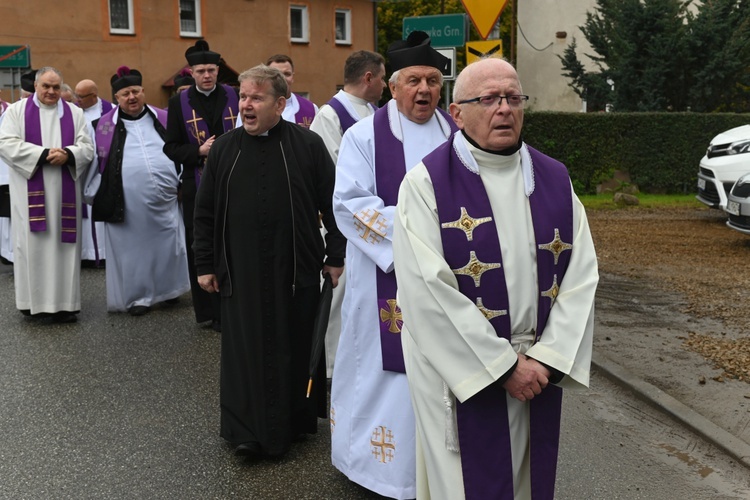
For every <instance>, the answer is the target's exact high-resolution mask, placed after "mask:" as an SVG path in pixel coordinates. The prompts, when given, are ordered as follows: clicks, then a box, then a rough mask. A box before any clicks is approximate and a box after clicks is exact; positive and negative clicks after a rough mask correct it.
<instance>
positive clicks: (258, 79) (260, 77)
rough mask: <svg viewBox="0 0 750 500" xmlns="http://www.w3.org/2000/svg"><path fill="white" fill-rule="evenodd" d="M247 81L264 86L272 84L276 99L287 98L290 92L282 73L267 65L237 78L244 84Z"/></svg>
mask: <svg viewBox="0 0 750 500" xmlns="http://www.w3.org/2000/svg"><path fill="white" fill-rule="evenodd" d="M245 80H250V81H251V82H253V83H255V84H256V85H263V84H264V83H266V82H271V90H272V91H273V96H274V98H279V97H286V95H287V93H288V92H289V87H288V86H287V84H286V78H284V75H283V74H282V73H281V71H279V70H278V69H276V68H271V67H270V66H266V65H265V64H259V65H257V66H254V67H252V68H250V69H246V70H245V71H243V72H242V73H240V76H238V77H237V81H239V82H240V84H242V82H244V81H245Z"/></svg>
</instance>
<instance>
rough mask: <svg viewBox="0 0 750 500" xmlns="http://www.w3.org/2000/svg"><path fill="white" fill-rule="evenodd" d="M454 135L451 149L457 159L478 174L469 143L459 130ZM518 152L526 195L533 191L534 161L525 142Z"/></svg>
mask: <svg viewBox="0 0 750 500" xmlns="http://www.w3.org/2000/svg"><path fill="white" fill-rule="evenodd" d="M454 137H455V139H454V140H453V149H454V150H455V151H456V155H457V156H458V159H459V160H461V163H463V164H464V166H465V167H466V168H467V169H469V171H470V172H472V173H474V174H477V175H479V165H478V164H477V161H476V159H475V158H474V155H472V154H471V151H470V150H469V144H468V142H467V141H466V138H465V137H464V135H463V133H461V131H460V130H459V131H458V132H456V135H455V136H454ZM518 152H519V153H520V155H521V172H522V173H523V184H524V191H525V193H526V196H527V197H528V196H531V194H532V193H533V192H534V162H533V161H532V160H531V155H530V154H529V148H528V146H526V143H525V142H524V143H523V144H521V149H520V150H519V151H518Z"/></svg>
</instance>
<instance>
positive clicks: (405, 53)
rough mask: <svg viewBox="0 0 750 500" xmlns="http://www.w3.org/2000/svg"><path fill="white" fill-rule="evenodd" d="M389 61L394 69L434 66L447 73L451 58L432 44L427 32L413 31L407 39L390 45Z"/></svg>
mask: <svg viewBox="0 0 750 500" xmlns="http://www.w3.org/2000/svg"><path fill="white" fill-rule="evenodd" d="M388 61H390V63H391V69H392V70H393V71H398V70H400V69H403V68H406V67H409V66H432V67H433V68H437V69H439V70H440V72H441V73H445V72H446V70H447V68H448V64H449V63H450V61H451V60H450V59H448V58H447V57H445V56H444V55H443V54H441V53H440V52H438V51H437V50H435V49H433V48H432V47H431V46H430V36H429V35H428V34H427V33H425V32H424V31H412V32H411V33H409V36H408V37H407V38H406V40H398V41H396V42H393V43H392V44H391V45H390V47H388Z"/></svg>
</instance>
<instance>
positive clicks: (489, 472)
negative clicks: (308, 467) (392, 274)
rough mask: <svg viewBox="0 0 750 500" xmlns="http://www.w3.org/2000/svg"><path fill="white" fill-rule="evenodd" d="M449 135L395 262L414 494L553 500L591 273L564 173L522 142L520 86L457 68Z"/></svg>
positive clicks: (425, 178) (505, 75)
mask: <svg viewBox="0 0 750 500" xmlns="http://www.w3.org/2000/svg"><path fill="white" fill-rule="evenodd" d="M453 97H454V101H455V102H454V103H453V104H451V106H450V111H451V116H452V117H453V119H454V120H455V121H456V124H457V125H458V127H459V128H460V129H461V131H460V132H459V133H457V134H455V135H454V137H453V139H452V140H451V141H449V142H448V143H446V144H444V145H443V146H440V147H438V148H437V149H436V150H435V151H434V152H432V153H431V154H429V155H427V156H426V157H425V158H424V159H423V160H422V163H421V164H420V165H418V166H417V167H415V168H414V169H413V170H412V171H410V172H409V173H408V174H407V175H406V177H405V179H404V182H403V184H402V185H401V190H400V194H399V200H398V206H397V213H396V222H395V229H394V237H393V253H394V262H395V268H396V275H397V277H398V283H399V297H398V298H399V304H400V306H401V311H402V314H403V320H404V327H403V330H402V340H403V348H404V357H405V361H406V372H407V373H408V374H409V377H408V380H409V387H410V390H411V397H412V403H413V406H414V412H415V415H416V421H417V424H416V427H417V449H418V456H421V457H422V458H423V460H422V461H421V462H420V463H419V468H418V470H417V485H418V486H417V497H418V498H429V497H432V498H445V499H456V498H532V497H533V498H553V497H554V485H555V473H556V466H557V450H558V445H559V434H560V410H561V403H562V388H563V387H571V388H575V387H578V388H583V387H586V386H588V382H589V367H590V362H591V347H592V335H593V318H594V294H595V291H596V285H597V283H598V271H597V261H596V254H595V252H594V245H593V242H592V239H591V234H590V232H589V227H588V223H587V219H586V214H585V212H584V209H583V206H582V205H581V203H580V201H579V200H578V198H577V197H576V195H575V193H574V192H573V189H572V185H571V183H570V179H569V177H568V173H567V170H566V168H565V166H564V165H563V164H562V163H560V162H558V161H556V160H554V159H552V158H550V157H548V156H545V155H543V154H542V153H540V152H538V151H536V150H535V149H533V148H531V147H529V146H528V145H527V144H525V143H524V142H523V140H522V139H521V130H522V127H523V117H524V105H525V103H526V101H527V99H528V97H527V96H525V95H523V91H522V89H521V83H520V82H519V80H518V74H517V73H516V71H515V69H514V68H513V66H511V65H510V64H509V63H507V62H505V61H503V60H501V59H484V60H481V61H479V62H476V63H473V64H471V65H469V66H467V67H466V68H465V69H464V71H463V72H462V73H461V74H460V75H459V77H458V79H457V80H456V85H455V88H454V93H453Z"/></svg>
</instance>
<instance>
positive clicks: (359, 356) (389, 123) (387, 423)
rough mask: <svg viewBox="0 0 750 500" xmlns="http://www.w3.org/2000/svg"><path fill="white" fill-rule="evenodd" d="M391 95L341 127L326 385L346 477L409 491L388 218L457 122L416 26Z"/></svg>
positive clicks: (395, 494)
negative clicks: (407, 178)
mask: <svg viewBox="0 0 750 500" xmlns="http://www.w3.org/2000/svg"><path fill="white" fill-rule="evenodd" d="M388 58H389V60H390V65H391V68H392V69H393V70H394V71H395V73H394V74H393V75H392V76H391V78H390V88H391V94H392V95H393V99H391V100H390V101H389V102H388V103H387V104H386V105H385V106H384V107H382V108H380V109H379V110H378V111H376V112H375V114H373V115H371V116H368V117H366V118H363V119H361V120H360V121H359V122H357V123H356V124H354V125H353V126H352V127H351V128H350V129H349V130H347V131H346V133H345V134H344V138H343V140H342V142H341V149H340V150H339V158H338V162H337V164H336V186H335V188H334V193H333V208H334V214H335V216H336V224H337V226H338V227H339V229H340V230H341V232H342V233H343V234H344V236H345V237H346V239H347V250H346V281H347V290H346V293H345V294H344V303H343V306H342V315H341V338H340V339H339V347H338V351H337V352H336V363H335V364H334V367H333V381H332V386H331V459H332V462H333V465H334V466H336V468H338V469H339V470H340V471H341V472H343V473H344V474H346V476H347V477H349V479H351V480H352V481H354V482H356V483H358V484H360V485H362V486H364V487H365V488H367V489H369V490H372V491H375V492H376V493H378V494H380V495H383V496H387V497H391V498H414V496H415V494H416V487H415V455H414V452H415V444H414V412H413V411H412V409H411V405H410V404H409V388H408V386H407V382H406V374H405V373H404V361H403V356H402V355H401V339H400V329H401V318H400V312H399V309H398V305H397V304H396V288H397V284H396V277H395V274H394V273H393V251H392V244H391V237H392V235H393V218H394V215H395V212H396V199H397V196H398V187H399V184H400V183H401V180H402V179H403V177H404V174H406V172H407V171H408V170H409V169H411V168H412V167H413V166H415V165H417V164H418V163H419V162H420V160H421V159H422V157H424V156H425V155H426V154H428V153H429V152H430V151H432V150H433V149H434V148H435V147H437V146H439V145H440V144H442V143H444V142H445V141H446V140H447V139H448V138H449V137H450V135H451V134H452V133H453V131H454V128H455V124H454V123H453V121H452V120H451V118H450V116H448V114H447V113H446V112H445V111H443V110H442V109H439V108H438V107H437V105H438V101H439V100H440V91H441V88H442V83H443V74H442V70H443V69H445V67H446V66H447V64H448V62H449V60H448V59H447V58H446V57H443V56H442V55H441V54H440V53H439V52H437V51H436V50H435V49H433V48H432V47H431V46H430V38H429V37H428V36H427V34H426V33H424V32H422V31H416V32H414V33H412V34H411V35H410V36H409V37H408V38H407V40H399V41H397V42H394V43H393V44H391V46H390V48H389V50H388Z"/></svg>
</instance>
